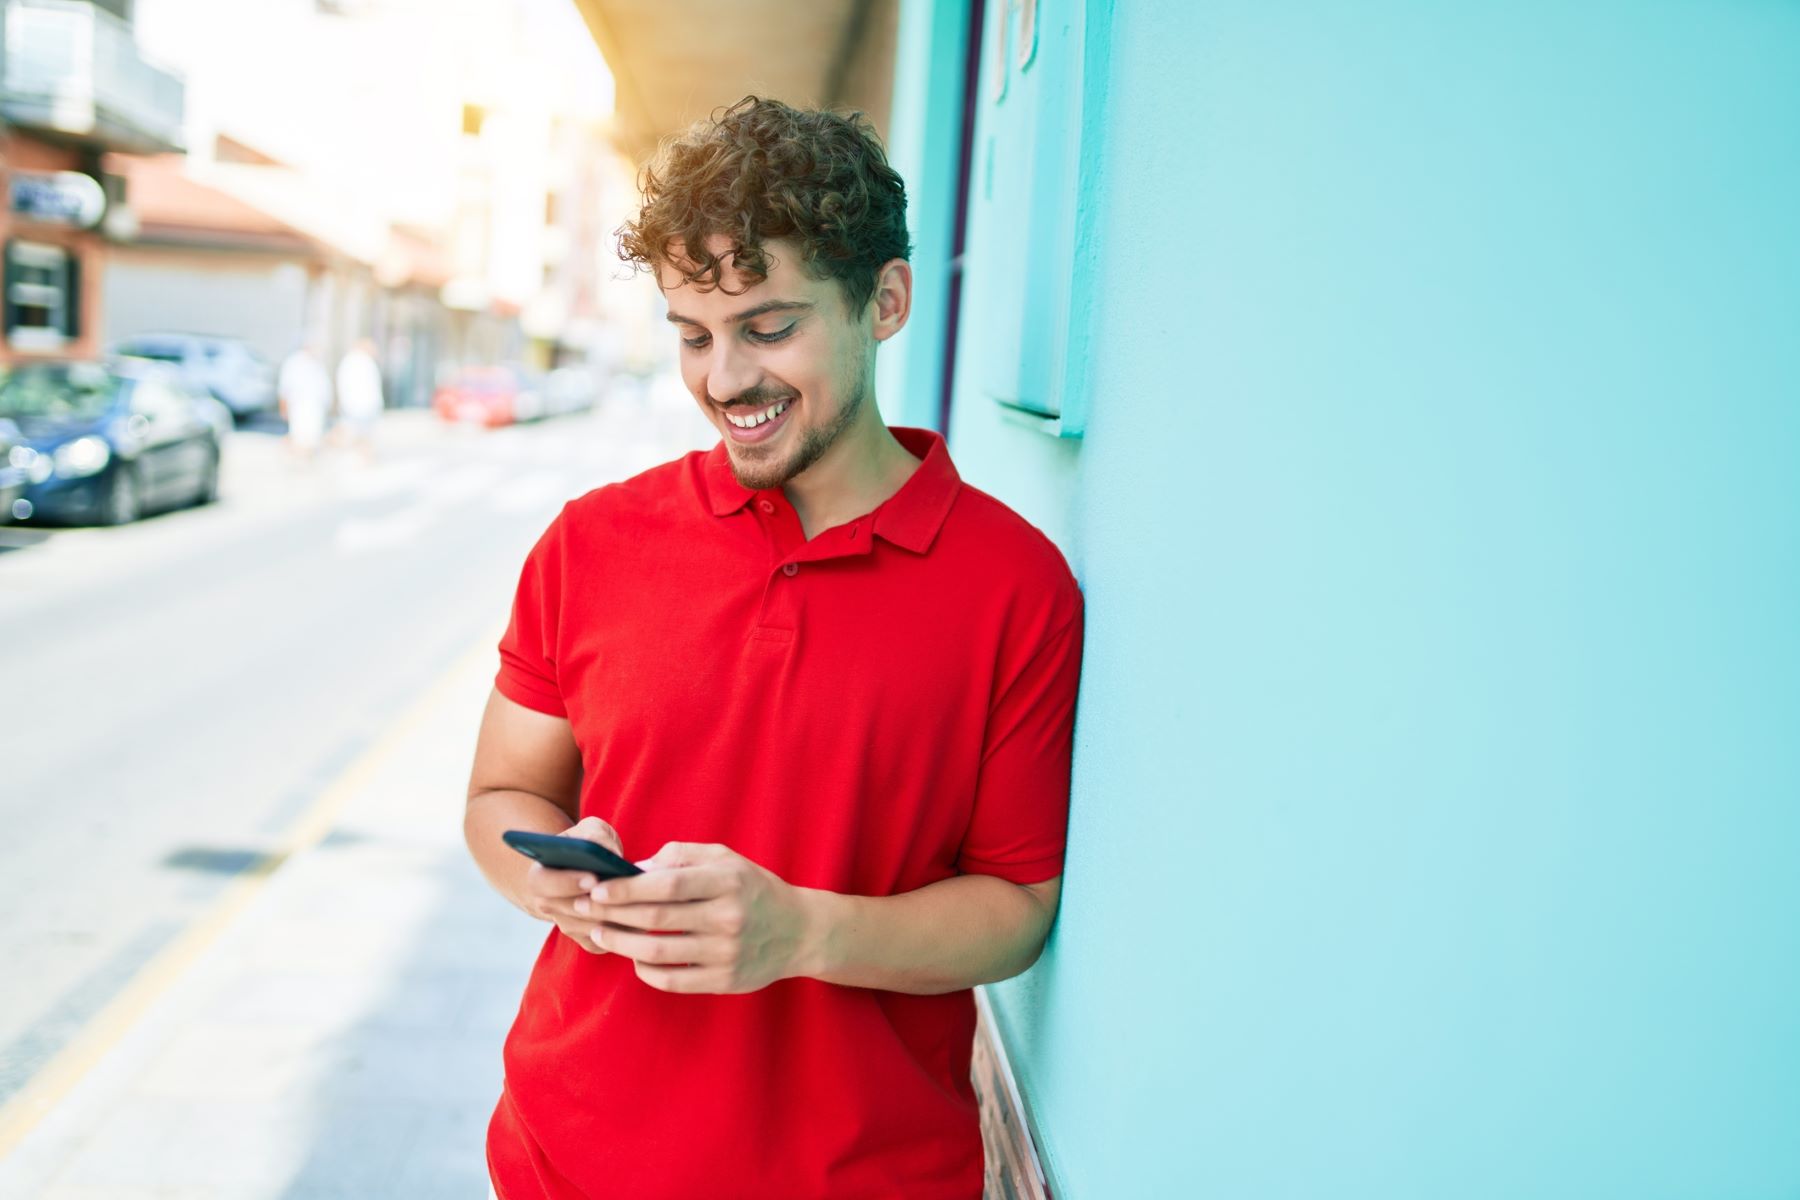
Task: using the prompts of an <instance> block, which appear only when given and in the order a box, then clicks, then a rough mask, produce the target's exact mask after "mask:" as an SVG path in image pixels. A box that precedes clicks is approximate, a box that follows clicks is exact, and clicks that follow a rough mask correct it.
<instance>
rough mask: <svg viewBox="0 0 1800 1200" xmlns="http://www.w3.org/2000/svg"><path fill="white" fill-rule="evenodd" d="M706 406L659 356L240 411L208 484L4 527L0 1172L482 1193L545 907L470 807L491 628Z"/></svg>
mask: <svg viewBox="0 0 1800 1200" xmlns="http://www.w3.org/2000/svg"><path fill="white" fill-rule="evenodd" d="M710 440H711V437H710V431H709V429H708V428H707V427H706V426H705V425H704V422H703V421H702V420H701V418H700V417H699V415H698V414H697V412H695V411H694V409H693V406H692V403H691V401H690V400H688V399H687V398H686V397H685V396H684V395H682V394H681V393H680V392H679V388H678V387H676V386H674V385H673V384H672V381H671V382H669V383H665V384H664V385H663V386H662V387H660V388H657V389H650V390H649V391H648V392H647V393H646V394H643V395H634V394H630V393H629V392H623V393H621V394H620V395H619V396H616V397H612V398H610V400H609V401H607V402H603V403H602V404H601V405H600V406H599V407H598V409H597V410H596V411H594V412H593V413H587V414H579V415H575V416H570V417H564V418H559V419H555V420H551V421H546V422H541V423H536V424H532V425H523V426H512V427H508V428H504V429H497V430H483V429H477V428H472V427H466V426H460V425H451V424H448V423H445V422H442V421H440V420H438V419H437V418H436V417H434V416H432V415H431V414H430V413H427V412H423V411H410V412H409V411H401V412H391V413H388V414H386V415H385V416H384V417H383V419H382V421H381V423H380V425H379V428H378V434H377V453H376V457H375V459H374V461H372V462H365V461H364V460H362V459H361V458H360V456H358V455H357V454H356V453H355V452H353V451H351V450H349V449H343V448H333V449H328V450H327V451H326V452H325V453H324V454H323V455H322V456H321V457H320V458H319V459H318V460H317V461H312V462H305V461H301V460H299V459H298V458H296V457H294V456H293V455H291V454H290V453H289V451H288V450H287V448H286V447H285V445H284V444H283V443H282V441H281V440H280V438H279V437H278V436H276V435H274V434H271V433H263V432H244V431H240V432H238V433H235V434H233V435H232V437H231V439H230V440H229V442H228V444H227V451H226V457H225V464H226V465H225V472H224V476H223V481H222V485H221V499H220V500H219V501H218V502H217V503H215V504H213V505H209V506H204V507H201V508H196V509H188V510H180V511H175V512H170V513H167V514H164V515H161V516H156V517H150V518H146V519H144V520H142V521H139V522H137V523H135V524H132V525H128V526H125V527H122V528H116V529H110V528H55V529H50V528H46V529H38V528H21V527H10V528H0V544H3V545H4V546H5V547H6V549H5V550H4V552H0V622H3V624H0V627H3V628H5V629H6V630H7V631H8V643H9V645H8V655H9V658H8V661H9V662H10V663H11V664H12V665H13V670H12V671H10V672H9V678H10V679H11V680H12V681H13V685H14V686H15V687H17V688H19V689H20V694H19V698H18V699H19V703H18V704H17V705H16V706H15V708H14V712H15V713H16V714H18V713H23V714H26V715H25V716H24V717H19V716H15V717H14V718H13V720H14V722H15V724H14V727H13V729H12V731H11V735H10V736H9V737H8V738H7V745H8V753H7V756H6V757H7V762H6V769H7V774H8V784H7V786H6V787H5V788H4V789H0V820H4V822H5V827H6V828H7V829H8V830H9V831H10V836H9V837H8V839H7V840H6V843H5V845H4V846H3V847H0V929H3V930H4V933H0V955H3V956H4V960H5V961H6V963H7V964H8V970H7V975H8V986H7V987H6V989H5V990H4V993H3V995H0V1101H4V1102H5V1107H4V1108H3V1109H0V1195H38V1194H43V1195H48V1196H102V1195H104V1196H108V1197H120V1196H137V1195H146V1196H149V1195H182V1196H203V1195H210V1194H214V1192H213V1191H212V1190H210V1189H215V1188H216V1189H219V1191H218V1193H217V1194H229V1195H233V1196H263V1195H339V1194H342V1195H376V1194H379V1195H418V1196H439V1195H449V1194H452V1193H458V1192H467V1193H468V1194H480V1189H481V1188H482V1187H483V1186H484V1184H483V1179H484V1177H485V1173H484V1170H483V1167H482V1162H481V1130H482V1128H483V1123H484V1122H485V1120H486V1116H487V1112H488V1110H489V1109H490V1108H491V1105H492V1102H493V1100H494V1098H495V1096H496V1095H497V1090H498V1086H499V1078H500V1075H499V1065H500V1064H499V1048H500V1043H501V1040H502V1038H503V1036H504V1033H505V1029H506V1026H507V1024H508V1022H509V1021H510V1018H511V1013H512V1007H513V1006H514V1005H516V1003H517V999H518V994H519V990H520V988H521V986H522V984H523V980H524V974H525V971H526V969H527V968H528V966H529V964H530V961H531V957H532V955H533V953H534V952H535V948H536V946H537V944H538V943H539V941H540V940H541V937H542V930H541V927H539V926H538V925H537V924H536V923H535V922H532V921H529V920H527V919H525V918H523V917H522V916H520V915H519V914H517V913H516V912H514V911H513V910H511V909H510V908H509V907H508V906H506V904H505V903H504V902H503V901H502V900H500V899H499V897H497V896H496V895H494V894H493V893H492V892H491V891H490V890H488V889H486V888H485V886H484V885H483V884H482V883H481V881H480V879H479V877H478V876H477V875H476V873H475V869H474V867H473V865H472V863H470V862H469V860H468V856H467V853H466V850H465V849H464V848H463V846H462V843H461V838H460V833H459V821H458V819H457V816H458V814H459V813H460V809H461V801H462V790H463V788H464V786H465V785H466V782H467V771H468V765H469V760H470V756H471V754H472V750H473V745H474V731H475V725H476V722H477V720H478V718H479V714H480V708H481V705H482V703H483V701H484V699H485V696H486V693H487V688H488V686H489V682H490V681H491V678H492V674H493V670H494V665H495V655H494V650H493V644H494V642H495V640H497V638H498V636H499V633H500V631H501V628H502V627H503V624H504V621H505V617H506V612H507V607H508V604H509V601H510V597H511V591H512V588H513V586H514V584H515V582H516V577H517V571H518V569H519V566H520V564H521V562H522V560H523V556H524V554H525V551H526V550H527V549H528V548H529V546H530V545H531V543H532V541H534V540H535V538H536V536H537V535H538V533H539V532H541V531H542V529H543V528H544V526H545V525H546V524H547V523H548V521H549V520H550V518H551V517H552V516H553V515H554V514H555V512H556V511H557V509H558V508H559V507H560V505H561V504H562V503H563V502H564V501H565V500H567V499H569V498H572V497H574V496H576V495H579V494H581V493H582V492H584V491H586V490H588V489H590V488H592V487H595V486H599V485H601V484H604V483H606V482H608V481H611V480H614V479H618V478H622V477H624V476H626V475H629V474H631V473H634V472H635V471H637V470H641V469H643V468H644V467H646V466H649V465H651V464H653V463H655V462H658V461H664V460H666V459H668V458H670V457H673V456H674V455H677V454H679V453H681V452H683V451H684V450H686V449H689V448H692V447H695V446H700V445H706V444H710ZM346 681H354V683H353V685H352V686H346ZM52 848H54V851H52ZM309 1114H310V1115H309ZM227 1128H228V1129H229V1130H230V1131H231V1136H230V1137H226V1136H223V1133H222V1131H223V1130H225V1129H227ZM21 1135H22V1136H23V1140H19V1139H20V1137H21ZM13 1143H16V1145H14V1144H13ZM202 1146H210V1147H212V1149H211V1151H210V1152H207V1153H201V1152H198V1150H197V1147H202ZM434 1148H435V1149H434ZM402 1164H404V1167H405V1170H406V1172H408V1174H407V1175H406V1176H405V1178H402V1177H401V1176H400V1175H399V1174H397V1172H399V1171H400V1170H401V1167H402ZM452 1181H454V1186H452ZM159 1189H162V1190H159Z"/></svg>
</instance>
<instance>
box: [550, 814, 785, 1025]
mask: <svg viewBox="0 0 1800 1200" xmlns="http://www.w3.org/2000/svg"><path fill="white" fill-rule="evenodd" d="M637 865H638V866H640V867H642V868H644V873H643V874H642V875H632V876H628V877H626V878H622V879H609V880H606V881H605V882H603V883H601V884H600V885H599V886H597V887H596V888H594V890H593V891H592V892H591V893H590V894H589V895H590V897H591V898H590V899H589V900H587V901H577V902H576V905H575V908H576V911H577V912H580V911H581V910H582V905H583V904H584V903H585V904H586V905H587V906H588V909H589V913H590V914H591V915H593V916H595V917H597V919H598V920H599V921H600V924H599V925H597V926H595V928H594V932H593V939H594V941H595V943H596V944H598V945H599V946H600V947H601V948H602V949H605V950H610V951H611V952H613V953H614V954H622V955H624V956H625V957H626V958H629V959H631V960H633V962H634V964H635V966H636V969H637V975H638V978H639V979H642V980H643V981H644V982H645V983H647V984H649V985H650V986H651V987H654V988H659V989H661V990H662V991H665V992H710V993H738V992H754V991H757V990H758V989H760V988H765V987H767V986H768V985H769V984H771V983H774V982H775V981H776V980H779V979H788V978H791V977H793V976H796V975H803V974H805V973H806V969H805V963H806V960H807V956H808V954H809V950H810V945H809V943H810V938H811V935H812V928H811V926H812V920H811V914H810V910H809V909H808V907H807V904H806V900H805V889H802V888H797V887H795V886H794V885H792V884H790V883H788V882H787V881H785V880H783V879H782V878H781V877H780V876H778V875H776V874H775V873H774V872H773V871H769V870H767V869H765V868H763V867H760V866H758V865H757V864H756V863H753V862H751V861H750V860H749V859H747V858H745V857H744V856H743V855H741V854H739V853H738V852H737V851H735V850H732V849H731V848H730V847H728V846H717V845H695V844H692V843H688V842H670V843H668V844H667V845H665V846H664V847H663V848H662V849H661V850H658V851H657V852H656V854H655V855H654V856H652V857H651V858H648V859H645V860H643V861H640V862H639V863H638V864H637ZM652 930H664V931H668V932H656V933H653V932H650V931H652Z"/></svg>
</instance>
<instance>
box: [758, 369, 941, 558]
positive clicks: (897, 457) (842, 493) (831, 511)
mask: <svg viewBox="0 0 1800 1200" xmlns="http://www.w3.org/2000/svg"><path fill="white" fill-rule="evenodd" d="M870 405H871V407H873V400H872V399H871V401H870ZM919 461H920V460H919V459H918V458H916V457H914V455H913V452H912V451H910V450H908V449H907V448H906V447H905V446H902V445H901V444H900V441H899V439H898V438H896V437H895V436H894V435H893V433H892V432H891V431H890V430H889V429H888V427H887V426H886V425H883V424H882V423H881V421H880V419H879V418H877V419H875V420H873V421H871V422H869V424H868V425H867V426H865V427H863V428H861V429H857V430H852V431H849V432H848V433H847V434H846V436H845V437H843V438H840V439H839V440H838V444H837V445H835V446H833V447H832V448H831V449H830V450H829V451H827V452H826V453H825V455H824V456H823V457H822V458H820V459H819V461H818V462H816V463H814V464H813V465H812V466H810V467H808V468H807V469H806V470H805V471H803V472H801V473H800V474H799V475H796V476H795V477H794V478H792V479H790V480H788V482H787V484H786V485H785V486H784V487H783V489H782V491H783V493H784V494H785V495H786V496H787V498H788V503H789V504H792V505H793V506H794V514H795V515H796V516H798V517H799V518H800V528H801V530H802V531H803V532H804V533H805V534H806V536H807V538H808V539H811V537H812V536H813V535H814V534H815V533H817V532H819V531H820V530H822V529H830V528H832V527H833V526H836V525H842V524H843V523H844V522H845V521H848V520H850V519H851V518H852V517H860V516H862V515H863V514H864V513H866V512H869V511H871V510H873V509H874V508H875V506H876V505H878V504H880V503H881V502H882V501H883V500H886V499H887V498H888V497H889V496H892V495H893V494H894V493H895V492H897V491H899V490H900V487H901V485H902V484H904V483H905V482H906V481H907V480H908V479H910V478H912V473H913V472H914V471H916V470H918V468H919Z"/></svg>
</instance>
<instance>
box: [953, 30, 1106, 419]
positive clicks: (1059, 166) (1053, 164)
mask: <svg viewBox="0 0 1800 1200" xmlns="http://www.w3.org/2000/svg"><path fill="white" fill-rule="evenodd" d="M985 7H986V10H987V16H988V19H987V20H986V21H984V22H983V24H984V26H985V28H984V29H983V30H982V31H981V45H980V47H979V50H978V51H977V52H976V56H975V57H976V58H977V61H979V63H980V70H981V79H980V84H979V86H978V87H977V88H976V89H974V90H973V92H972V94H971V95H970V96H969V97H968V99H969V100H970V101H971V103H972V104H973V106H974V107H975V109H976V113H975V116H976V120H975V131H974V138H973V143H974V144H973V146H972V147H971V159H972V164H973V170H972V171H971V173H970V177H969V180H968V184H967V187H966V190H965V192H964V199H965V201H966V202H967V204H968V205H969V207H970V209H971V215H970V222H971V227H972V228H971V234H970V237H971V241H970V243H969V245H968V247H967V249H966V251H965V253H964V254H963V255H961V256H959V264H958V265H959V266H961V265H966V266H967V270H968V280H967V285H968V286H967V290H966V291H965V293H964V294H963V295H962V296H961V297H960V299H961V308H962V309H963V311H964V313H965V314H970V313H972V312H978V314H979V315H973V316H972V317H970V318H965V319H973V320H974V321H975V322H977V324H976V325H975V326H974V327H972V328H965V329H961V330H959V340H966V338H967V337H968V336H969V334H971V333H972V332H973V333H978V334H979V335H980V338H981V353H980V355H979V356H973V355H972V356H971V357H974V358H977V359H978V361H977V362H974V363H972V364H971V367H972V369H971V370H970V372H969V373H968V374H967V375H965V376H964V378H963V380H962V386H964V387H969V386H971V385H972V386H973V389H974V391H976V392H977V393H979V394H981V395H982V396H984V397H985V398H986V399H987V400H988V401H990V402H993V403H996V404H998V405H999V406H1000V407H1001V409H1002V411H1003V412H1004V413H1005V415H1006V416H1007V417H1008V418H1010V419H1012V420H1014V421H1016V422H1018V423H1021V424H1024V425H1026V426H1028V427H1030V428H1034V429H1037V430H1039V431H1041V432H1044V433H1047V434H1050V435H1052V436H1055V437H1065V438H1067V437H1080V436H1081V434H1082V431H1083V430H1084V428H1085V426H1086V422H1087V414H1088V407H1089V395H1088V392H1089V388H1088V383H1087V380H1088V377H1089V369H1088V363H1089V357H1090V349H1089V347H1090V341H1089V339H1090V332H1091V324H1092V313H1093V282H1094V279H1095V269H1096V266H1097V264H1096V263H1095V262H1094V258H1093V255H1092V253H1091V252H1090V251H1091V242H1092V230H1093V225H1094V221H1095V216H1096V214H1095V211H1094V205H1095V203H1096V199H1095V198H1096V197H1097V196H1098V194H1099V175H1100V166H1101V164H1100V151H1101V144H1100V137H1099V128H1100V117H1101V115H1102V110H1103V105H1102V103H1101V100H1102V98H1103V96H1104V93H1105V68H1106V64H1107V57H1108V53H1109V49H1110V46H1109V42H1110V29H1111V19H1112V8H1113V0H1063V4H1062V7H1061V8H1060V9H1059V8H1057V7H1056V0H1049V7H1044V5H1043V0H989V3H988V4H987V5H986V6H985Z"/></svg>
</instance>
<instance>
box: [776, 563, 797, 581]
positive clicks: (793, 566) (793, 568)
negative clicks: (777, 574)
mask: <svg viewBox="0 0 1800 1200" xmlns="http://www.w3.org/2000/svg"><path fill="white" fill-rule="evenodd" d="M781 573H782V574H783V575H786V576H788V577H790V578H792V577H793V576H795V575H798V574H799V573H800V564H799V563H788V564H787V565H785V566H783V567H782V568H781Z"/></svg>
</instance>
